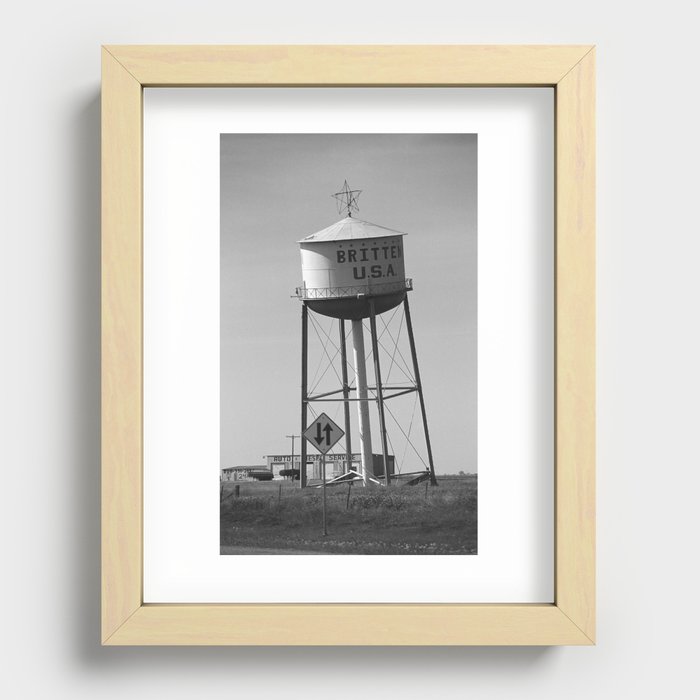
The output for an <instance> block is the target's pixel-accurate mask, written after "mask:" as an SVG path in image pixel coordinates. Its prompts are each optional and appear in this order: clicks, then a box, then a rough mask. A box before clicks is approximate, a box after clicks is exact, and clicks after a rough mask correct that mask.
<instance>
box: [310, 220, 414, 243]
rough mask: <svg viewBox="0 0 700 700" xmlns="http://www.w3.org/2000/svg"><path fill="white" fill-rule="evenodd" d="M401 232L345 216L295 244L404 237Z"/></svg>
mask: <svg viewBox="0 0 700 700" xmlns="http://www.w3.org/2000/svg"><path fill="white" fill-rule="evenodd" d="M405 235H406V234H405V233H403V232H402V231H395V230H394V229H391V228H386V226H378V225H377V224H372V223H370V222H369V221H362V219H354V218H353V217H352V216H346V217H345V218H344V219H341V220H340V221H336V223H334V224H331V225H330V226H328V228H324V229H322V230H320V231H317V232H316V233H312V234H311V235H310V236H306V237H305V238H302V239H301V240H300V241H297V243H316V242H321V241H353V240H359V239H363V238H382V237H386V236H405Z"/></svg>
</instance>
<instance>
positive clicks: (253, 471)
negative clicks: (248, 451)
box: [221, 464, 273, 481]
mask: <svg viewBox="0 0 700 700" xmlns="http://www.w3.org/2000/svg"><path fill="white" fill-rule="evenodd" d="M221 479H222V481H271V480H272V479H273V474H272V471H271V470H270V469H268V468H267V467H266V466H265V465H264V464H260V465H254V466H239V467H224V468H223V469H222V470H221Z"/></svg>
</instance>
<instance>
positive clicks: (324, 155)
mask: <svg viewBox="0 0 700 700" xmlns="http://www.w3.org/2000/svg"><path fill="white" fill-rule="evenodd" d="M102 95H103V97H102V100H103V102H102V111H103V131H102V133H103V137H102V138H103V204H102V206H103V219H102V229H103V230H102V238H103V248H102V250H103V302H102V303H103V306H102V310H103V406H102V431H103V432H102V435H103V458H102V514H103V515H102V518H103V519H102V545H103V546H102V552H103V555H102V556H103V560H102V582H103V590H102V613H103V614H102V640H103V644H108V645H115V644H116V645H120V644H121V645H132V644H241V645H251V644H265V645H280V644H290V645H301V644H303V645H317V644H333V645H388V644H389V645H408V644H414V645H427V644H430V645H446V644H480V645H483V644H509V645H512V644H540V645H551V644H592V643H594V639H595V615H594V610H595V595H594V593H595V590H594V589H595V578H594V551H595V499H594V456H595V410H594V409H595V395H594V378H595V365H594V339H595V316H594V309H595V299H594V280H595V277H594V253H595V248H594V224H595V209H594V183H595V181H594V168H595V160H594V155H595V154H594V49H593V48H592V47H589V46H581V47H578V46H574V47H572V46H553V47H551V46H549V47H548V46H542V47H536V46H526V47H495V46H491V47H475V46H443V47H438V46H433V47H420V46H412V47H406V46H396V47H382V46H379V47H377V46H355V47H337V46H336V47H330V46H329V47H321V46H314V47H302V46H278V47H260V46H258V47H243V46H230V47H165V46H163V47H139V46H125V47H124V46H122V47H104V48H103V93H102Z"/></svg>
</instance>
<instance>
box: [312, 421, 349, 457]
mask: <svg viewBox="0 0 700 700" xmlns="http://www.w3.org/2000/svg"><path fill="white" fill-rule="evenodd" d="M343 435H345V432H344V431H343V430H341V429H340V427H339V426H337V425H336V424H335V423H334V422H333V421H332V420H331V419H330V418H329V417H328V416H327V415H326V414H325V413H322V414H321V415H320V416H319V417H318V418H317V419H316V420H315V421H314V422H313V423H312V424H311V425H310V426H309V427H308V428H307V429H306V430H305V431H304V437H305V438H306V439H307V440H308V441H309V442H310V443H311V444H312V445H313V446H314V447H315V448H316V449H317V450H318V451H319V452H320V453H321V454H323V455H325V454H326V453H327V452H328V451H329V450H330V449H331V447H333V445H335V443H336V442H338V440H340V438H341V437H343Z"/></svg>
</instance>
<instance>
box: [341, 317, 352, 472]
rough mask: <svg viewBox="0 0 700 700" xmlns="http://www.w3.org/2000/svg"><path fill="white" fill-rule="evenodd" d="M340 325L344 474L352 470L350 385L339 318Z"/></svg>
mask: <svg viewBox="0 0 700 700" xmlns="http://www.w3.org/2000/svg"><path fill="white" fill-rule="evenodd" d="M339 323H340V361H341V362H342V364H343V367H342V375H341V376H342V379H343V399H344V401H343V414H344V417H345V460H346V462H345V465H346V466H345V472H346V473H347V472H349V471H350V470H351V469H352V442H351V438H350V402H349V401H348V399H349V398H350V385H349V384H348V353H347V348H346V345H345V321H344V320H343V319H342V318H341V319H339Z"/></svg>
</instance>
